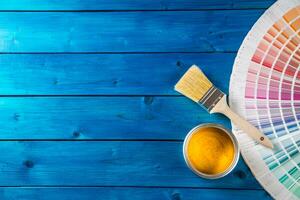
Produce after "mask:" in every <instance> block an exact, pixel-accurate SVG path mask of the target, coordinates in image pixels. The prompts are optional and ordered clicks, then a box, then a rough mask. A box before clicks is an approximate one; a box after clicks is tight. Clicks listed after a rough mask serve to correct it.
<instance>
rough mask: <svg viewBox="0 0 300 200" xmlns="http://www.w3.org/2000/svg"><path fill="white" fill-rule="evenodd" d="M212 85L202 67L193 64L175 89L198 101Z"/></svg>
mask: <svg viewBox="0 0 300 200" xmlns="http://www.w3.org/2000/svg"><path fill="white" fill-rule="evenodd" d="M212 86H213V84H212V83H211V82H210V81H209V80H208V78H207V77H206V76H205V74H204V73H203V72H202V71H201V69H199V67H197V66H196V65H193V66H191V67H190V68H189V70H188V71H187V72H186V73H185V74H184V75H183V76H182V78H181V79H180V80H179V81H178V83H177V84H176V85H175V90H176V91H177V92H180V93H181V94H183V95H184V96H186V97H188V98H190V99H192V100H193V101H195V102H198V101H199V100H200V99H201V98H202V97H203V96H204V95H205V93H206V92H207V91H208V90H209V88H211V87H212Z"/></svg>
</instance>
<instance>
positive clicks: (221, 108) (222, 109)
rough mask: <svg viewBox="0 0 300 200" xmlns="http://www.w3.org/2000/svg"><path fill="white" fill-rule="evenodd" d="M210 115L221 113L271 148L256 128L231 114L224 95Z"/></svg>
mask: <svg viewBox="0 0 300 200" xmlns="http://www.w3.org/2000/svg"><path fill="white" fill-rule="evenodd" d="M210 113H222V114H224V115H225V116H227V117H228V118H229V119H230V120H231V121H232V122H233V123H234V124H235V125H236V126H238V127H239V128H240V129H241V130H242V131H244V132H245V133H247V134H248V135H249V136H250V137H252V138H253V139H255V140H256V141H257V142H259V143H260V144H263V145H264V146H266V147H269V148H273V145H272V143H271V141H270V140H269V139H268V138H267V137H266V136H265V135H263V134H262V133H261V132H260V131H259V130H258V129H257V128H255V127H254V126H253V125H252V124H250V123H249V122H248V121H246V120H245V119H244V118H242V117H241V116H239V115H238V114H236V113H235V112H233V111H232V110H231V109H230V108H229V106H228V105H227V102H226V95H224V96H223V97H222V99H221V100H220V101H219V102H218V103H217V104H216V105H215V107H214V108H213V109H212V110H211V112H210Z"/></svg>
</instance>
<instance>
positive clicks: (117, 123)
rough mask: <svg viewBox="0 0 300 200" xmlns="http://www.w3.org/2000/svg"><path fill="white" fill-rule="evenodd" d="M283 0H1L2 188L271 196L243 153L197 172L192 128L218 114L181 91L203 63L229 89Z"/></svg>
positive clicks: (43, 193)
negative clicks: (188, 148)
mask: <svg viewBox="0 0 300 200" xmlns="http://www.w3.org/2000/svg"><path fill="white" fill-rule="evenodd" d="M273 2H274V0H231V1H227V0H215V1H211V0H113V1H109V0H5V1H4V0H3V1H1V2H0V65H1V66H0V95H1V97H0V112H1V114H0V152H1V153H0V186H1V187H0V198H1V199H13V200H14V199H66V200H67V199H72V200H74V199H75V200H76V199H128V200H129V199H130V200H131V199H143V200H147V199H171V200H180V199H187V200H189V199H255V198H256V199H263V198H265V199H270V197H269V196H268V194H267V193H266V192H265V191H264V190H263V189H262V188H261V186H260V185H259V184H258V182H257V181H256V180H255V178H254V177H253V175H252V174H251V172H250V171H249V169H248V167H247V166H246V165H245V163H244V162H243V160H242V159H240V161H239V164H238V166H237V167H236V169H235V170H234V171H233V172H232V173H231V174H229V175H228V176H226V177H225V178H222V179H218V180H204V179H201V178H199V177H197V176H196V175H194V174H193V173H192V172H191V171H190V170H189V169H188V168H187V167H186V165H185V163H184V160H183V157H182V152H181V149H182V141H183V139H184V137H185V135H186V133H187V132H188V131H189V130H190V129H191V128H192V127H194V126H196V125H198V124H200V123H207V122H217V123H221V124H223V125H225V126H227V127H230V123H229V121H228V120H227V119H225V118H224V117H222V116H219V115H212V116H210V115H209V114H207V113H206V112H205V111H204V110H202V109H201V108H200V107H198V106H197V105H195V104H194V103H193V102H191V101H190V100H188V99H186V98H184V97H182V96H180V95H179V94H178V93H176V92H175V91H173V86H174V84H175V83H176V81H177V80H178V79H179V77H180V76H181V75H182V74H183V73H184V72H185V70H187V69H188V67H189V66H191V65H192V64H197V65H199V66H201V68H202V69H203V70H204V72H205V73H206V74H207V76H208V77H209V78H210V79H211V80H212V81H213V82H214V83H215V85H216V86H218V87H219V88H221V89H222V90H224V91H226V92H227V91H228V85H229V77H230V73H231V70H232V65H233V61H234V57H235V55H236V52H237V50H238V48H239V46H240V44H241V42H242V40H243V38H244V36H245V35H246V33H247V32H248V31H249V30H250V28H251V26H252V25H253V24H254V23H255V21H256V20H257V19H258V18H259V17H260V15H261V14H262V13H263V12H264V10H265V9H266V8H268V7H269V6H270V5H271V4H272V3H273Z"/></svg>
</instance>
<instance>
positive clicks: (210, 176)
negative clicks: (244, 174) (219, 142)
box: [183, 123, 240, 179]
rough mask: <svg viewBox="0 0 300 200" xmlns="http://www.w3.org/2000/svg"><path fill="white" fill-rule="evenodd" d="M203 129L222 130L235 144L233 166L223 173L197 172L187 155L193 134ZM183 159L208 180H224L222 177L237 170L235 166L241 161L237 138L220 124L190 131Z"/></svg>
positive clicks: (206, 125)
mask: <svg viewBox="0 0 300 200" xmlns="http://www.w3.org/2000/svg"><path fill="white" fill-rule="evenodd" d="M202 128H217V129H219V130H221V131H222V132H224V133H226V134H227V135H228V136H229V138H230V139H231V141H232V143H233V148H234V158H233V161H232V163H231V165H230V166H229V167H228V168H227V169H226V170H225V171H224V172H222V173H219V174H205V173H203V172H201V171H199V170H197V169H196V168H195V167H194V166H193V165H192V163H191V162H190V161H189V158H188V155H187V145H188V143H189V140H190V138H191V137H192V136H193V134H195V133H197V132H198V131H199V130H200V129H202ZM183 157H184V160H185V162H186V164H187V166H188V167H189V168H190V169H191V170H192V171H193V172H194V173H195V174H197V175H198V176H200V177H202V178H206V179H218V178H222V177H224V176H226V175H227V174H229V173H230V172H231V171H232V170H233V169H234V168H235V166H236V165H237V163H238V161H239V157H240V149H239V145H238V141H237V139H236V137H235V136H234V134H233V133H232V132H231V131H229V130H228V129H226V128H225V127H224V126H222V125H219V124H212V123H211V124H201V125H198V126H196V127H195V128H193V129H192V130H190V132H189V133H188V134H187V136H186V137H185V139H184V143H183Z"/></svg>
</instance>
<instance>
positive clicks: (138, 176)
mask: <svg viewBox="0 0 300 200" xmlns="http://www.w3.org/2000/svg"><path fill="white" fill-rule="evenodd" d="M0 151H1V152H5V153H2V154H0V173H1V176H0V186H63V185H64V186H139V187H141V186H149V187H152V186H155V187H196V188H204V187H205V188H207V187H209V188H247V189H261V187H260V186H259V184H258V183H257V181H256V180H255V179H254V177H253V176H252V175H251V172H250V171H249V169H248V168H247V167H246V165H245V163H244V162H243V161H242V160H240V162H239V164H238V166H237V167H236V168H235V169H234V171H233V172H232V173H231V174H229V175H228V176H226V177H225V178H222V179H218V180H206V179H202V178H199V177H198V176H196V175H195V174H193V173H192V172H191V171H190V170H189V169H188V167H187V166H186V165H185V162H184V160H183V156H182V142H153V141H151V142H141V141H139V142H133V141H128V142H109V141H90V142H79V141H78V142H57V141H54V142H47V141H43V142H40V141H39V142H28V141H27V142H24V141H23V142H1V145H0Z"/></svg>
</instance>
